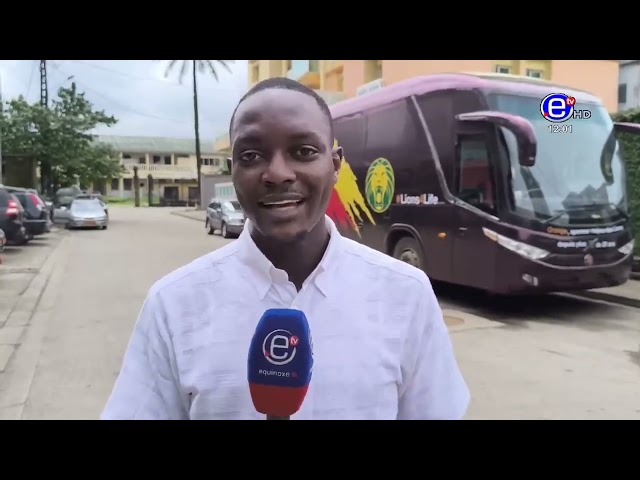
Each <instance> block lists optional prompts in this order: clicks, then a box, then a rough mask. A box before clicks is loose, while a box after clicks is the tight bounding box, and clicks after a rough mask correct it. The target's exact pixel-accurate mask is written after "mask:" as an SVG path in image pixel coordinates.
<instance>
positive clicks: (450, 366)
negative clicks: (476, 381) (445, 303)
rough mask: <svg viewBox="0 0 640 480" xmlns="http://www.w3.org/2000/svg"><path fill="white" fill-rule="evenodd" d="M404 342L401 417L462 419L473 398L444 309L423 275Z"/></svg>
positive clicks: (400, 418) (405, 418) (412, 418)
mask: <svg viewBox="0 0 640 480" xmlns="http://www.w3.org/2000/svg"><path fill="white" fill-rule="evenodd" d="M420 283H421V285H422V288H421V290H422V291H421V292H417V298H416V303H417V305H416V309H415V311H414V312H415V313H414V317H413V318H412V319H411V326H410V328H409V335H408V338H407V341H406V345H405V354H404V361H403V366H402V378H403V379H404V381H403V384H402V386H401V389H400V398H399V408H398V420H460V419H462V418H463V417H464V415H465V413H466V410H467V408H468V405H469V401H470V394H469V389H468V388H467V385H466V383H465V381H464V378H463V376H462V373H461V372H460V368H459V367H458V363H457V361H456V358H455V354H454V350H453V345H452V342H451V339H450V337H449V332H448V330H447V326H446V325H445V323H444V318H443V315H442V310H441V308H440V305H439V304H438V300H437V298H436V296H435V293H434V292H433V288H432V286H431V282H430V281H429V279H428V278H427V276H426V275H424V279H423V281H421V282H420Z"/></svg>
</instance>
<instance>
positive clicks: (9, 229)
mask: <svg viewBox="0 0 640 480" xmlns="http://www.w3.org/2000/svg"><path fill="white" fill-rule="evenodd" d="M23 215H24V208H23V207H22V205H21V204H20V200H18V199H17V198H16V197H15V196H14V195H12V194H11V193H10V192H9V191H8V190H7V189H6V187H0V229H2V230H3V231H4V234H5V238H6V243H7V245H24V244H25V243H27V242H28V241H29V234H28V233H27V229H26V228H25V227H24V224H23V223H22V219H23Z"/></svg>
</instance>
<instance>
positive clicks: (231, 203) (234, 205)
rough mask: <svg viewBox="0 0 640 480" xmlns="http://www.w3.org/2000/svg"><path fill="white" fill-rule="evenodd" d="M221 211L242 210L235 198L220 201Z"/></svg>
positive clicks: (233, 211) (232, 211)
mask: <svg viewBox="0 0 640 480" xmlns="http://www.w3.org/2000/svg"><path fill="white" fill-rule="evenodd" d="M222 211H223V212H225V213H235V212H242V208H241V207H240V202H238V201H237V200H227V201H225V202H222Z"/></svg>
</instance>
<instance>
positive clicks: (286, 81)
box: [229, 77, 333, 144]
mask: <svg viewBox="0 0 640 480" xmlns="http://www.w3.org/2000/svg"><path fill="white" fill-rule="evenodd" d="M271 88H282V89H284V90H293V91H296V92H300V93H304V94H305V95H309V96H310V97H311V98H313V99H314V100H315V101H316V103H317V104H318V106H319V107H320V109H321V110H322V113H324V115H325V116H326V117H327V121H328V122H329V131H330V132H331V139H330V143H331V144H333V117H332V116H331V110H329V105H327V102H325V101H324V99H323V98H322V97H321V96H320V95H318V94H317V93H316V92H315V91H314V90H312V89H311V88H309V87H307V86H305V85H303V84H302V83H300V82H296V81H295V80H291V79H290V78H287V77H272V78H267V79H266V80H262V81H261V82H258V83H256V84H255V85H254V86H253V87H251V89H250V90H249V91H248V92H247V93H245V94H244V96H243V97H242V98H241V99H240V101H239V102H238V105H236V108H235V110H234V111H233V114H232V115H231V121H230V122H229V140H231V134H232V130H233V121H234V119H235V117H236V112H237V111H238V107H240V105H241V104H242V102H244V101H245V100H246V99H247V98H249V97H250V96H251V95H254V94H256V93H258V92H261V91H263V90H269V89H271Z"/></svg>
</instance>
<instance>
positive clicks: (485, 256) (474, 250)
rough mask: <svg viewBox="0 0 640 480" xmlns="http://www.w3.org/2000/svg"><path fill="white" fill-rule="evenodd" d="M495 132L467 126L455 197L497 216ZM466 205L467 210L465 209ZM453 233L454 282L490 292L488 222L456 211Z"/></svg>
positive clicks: (491, 259) (491, 253) (492, 253)
mask: <svg viewBox="0 0 640 480" xmlns="http://www.w3.org/2000/svg"><path fill="white" fill-rule="evenodd" d="M491 135H492V129H491V128H490V127H486V126H478V127H471V126H465V127H464V130H460V131H459V134H458V136H457V138H456V163H455V169H454V181H453V189H452V192H451V193H452V194H453V195H455V196H456V197H457V198H458V199H460V200H462V201H463V202H464V203H465V204H466V205H471V206H473V207H475V208H476V209H478V210H481V211H483V212H486V213H489V214H491V215H495V216H497V213H496V212H497V208H496V201H497V200H496V199H497V195H496V184H497V182H496V175H495V168H494V167H493V165H494V163H493V162H494V161H495V159H496V158H497V155H496V152H495V151H494V149H493V148H494V147H493V146H494V145H495V143H494V142H492V136H491ZM466 205H465V206H466ZM455 211H456V213H455V215H454V218H453V221H454V225H453V228H452V233H453V235H454V241H453V268H452V269H453V281H454V282H455V283H457V284H461V285H467V286H471V287H477V288H490V287H491V285H492V283H493V281H494V272H495V245H496V244H495V243H494V242H491V241H489V239H488V238H487V237H486V236H485V234H484V232H483V230H482V227H483V226H487V220H486V219H485V218H483V216H482V215H481V214H479V212H478V211H477V210H474V209H469V208H465V207H464V206H458V207H457V208H455Z"/></svg>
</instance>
